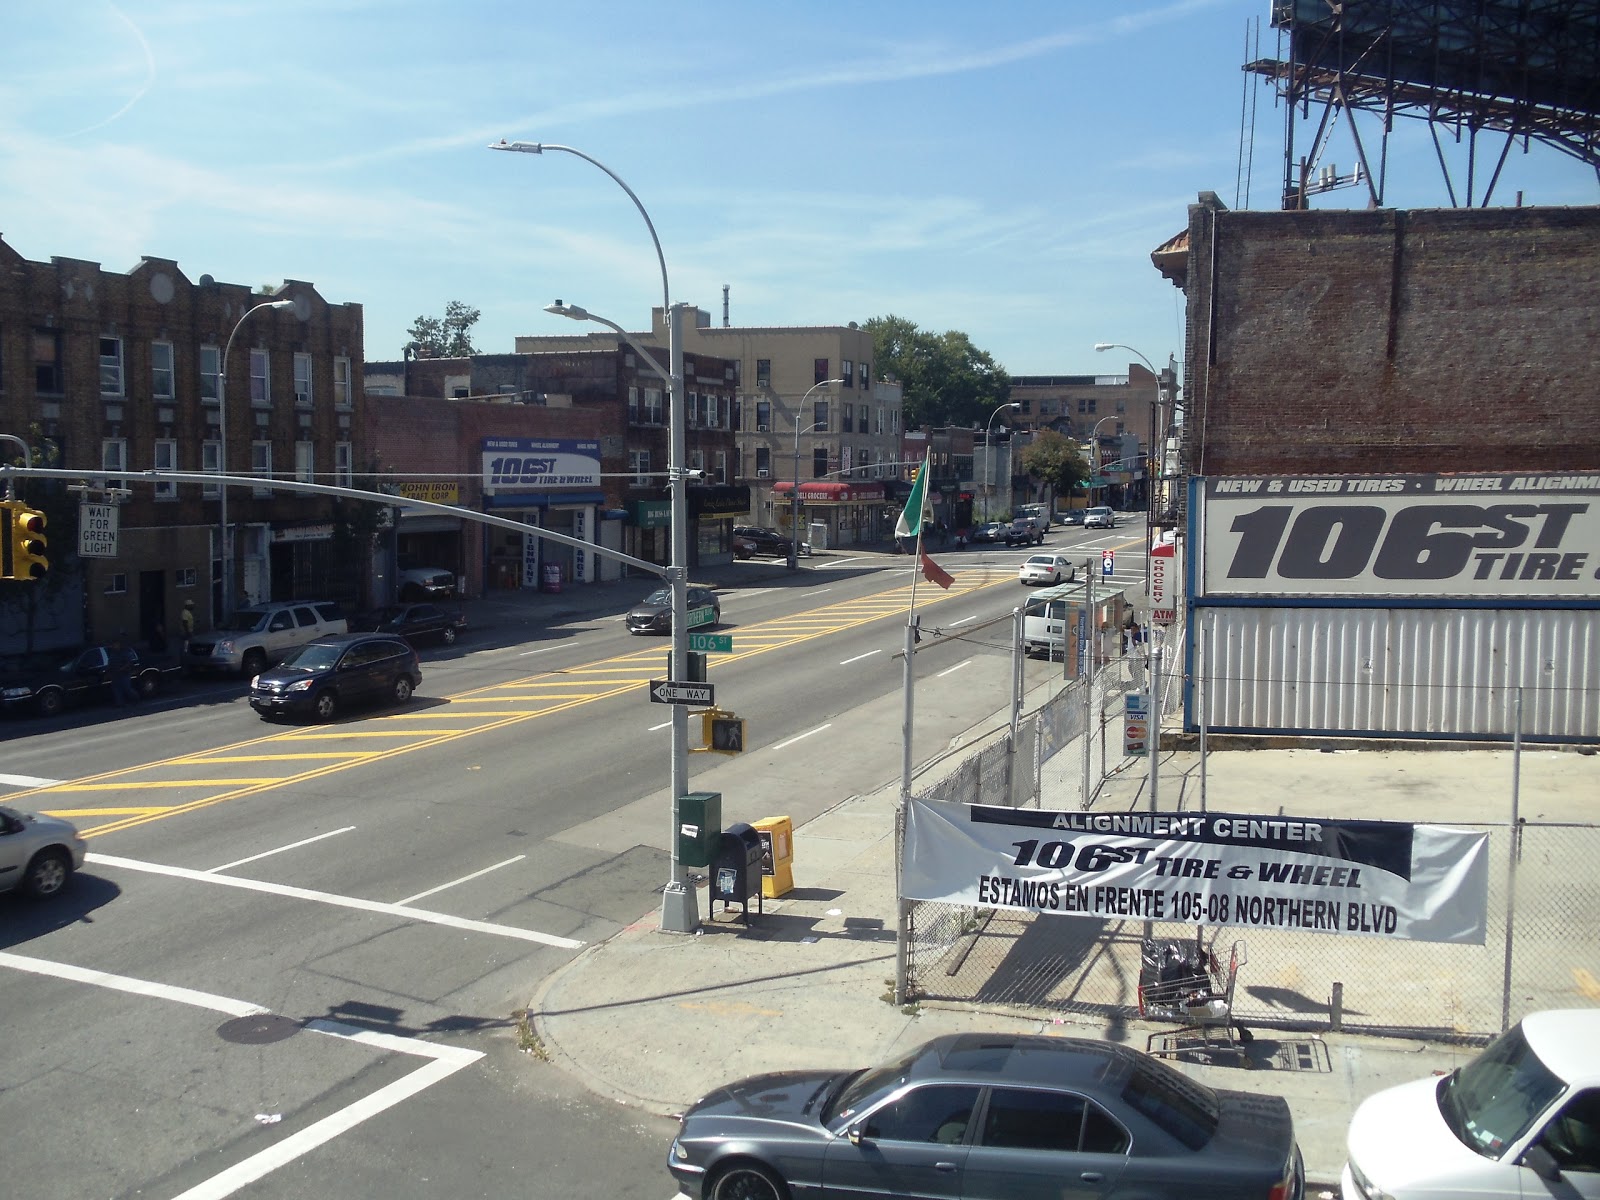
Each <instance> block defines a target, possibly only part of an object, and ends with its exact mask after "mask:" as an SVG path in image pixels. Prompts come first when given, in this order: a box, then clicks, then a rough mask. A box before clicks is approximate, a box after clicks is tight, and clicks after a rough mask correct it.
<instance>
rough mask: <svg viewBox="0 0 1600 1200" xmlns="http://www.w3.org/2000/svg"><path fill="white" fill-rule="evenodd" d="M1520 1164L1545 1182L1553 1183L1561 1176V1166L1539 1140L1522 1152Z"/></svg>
mask: <svg viewBox="0 0 1600 1200" xmlns="http://www.w3.org/2000/svg"><path fill="white" fill-rule="evenodd" d="M1522 1165H1523V1166H1525V1167H1527V1168H1528V1170H1530V1171H1532V1172H1533V1173H1534V1174H1535V1175H1537V1176H1538V1177H1539V1178H1540V1179H1543V1180H1544V1181H1546V1182H1547V1183H1554V1182H1556V1180H1558V1179H1560V1178H1561V1167H1560V1165H1559V1164H1557V1162H1556V1160H1555V1156H1554V1155H1553V1154H1551V1153H1550V1151H1548V1150H1546V1149H1545V1148H1544V1146H1543V1145H1542V1144H1541V1143H1539V1142H1535V1143H1534V1144H1533V1145H1531V1146H1529V1147H1528V1148H1527V1149H1526V1150H1524V1151H1523V1152H1522Z"/></svg>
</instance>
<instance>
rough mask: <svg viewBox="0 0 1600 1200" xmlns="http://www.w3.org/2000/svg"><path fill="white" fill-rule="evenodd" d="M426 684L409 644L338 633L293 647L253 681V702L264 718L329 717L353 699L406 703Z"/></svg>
mask: <svg viewBox="0 0 1600 1200" xmlns="http://www.w3.org/2000/svg"><path fill="white" fill-rule="evenodd" d="M421 683H422V667H421V666H420V665H419V664H418V663H417V652H416V651H415V650H413V649H412V648H411V643H409V642H406V641H403V640H402V639H400V638H397V637H390V636H389V635H387V634H382V633H339V634H333V635H331V636H329V637H320V638H318V639H317V640H316V641H314V642H307V643H306V644H305V645H304V646H300V647H298V648H296V649H294V650H291V651H289V654H288V656H287V657H286V658H285V659H284V660H283V661H282V662H281V663H279V664H278V665H277V666H275V667H271V668H269V669H268V670H265V671H263V672H261V674H259V675H257V676H256V677H255V678H254V679H252V680H251V681H250V707H251V708H253V709H255V710H256V712H258V713H260V714H261V719H262V720H263V721H269V720H271V719H273V718H274V717H289V716H309V717H313V718H315V719H316V720H318V721H331V720H332V719H333V716H334V714H335V713H337V712H338V711H339V710H340V709H342V708H344V707H346V706H348V705H353V704H373V703H389V704H404V703H405V702H406V701H408V700H410V699H411V694H412V693H413V692H415V691H416V690H417V688H418V687H419V686H420V685H421Z"/></svg>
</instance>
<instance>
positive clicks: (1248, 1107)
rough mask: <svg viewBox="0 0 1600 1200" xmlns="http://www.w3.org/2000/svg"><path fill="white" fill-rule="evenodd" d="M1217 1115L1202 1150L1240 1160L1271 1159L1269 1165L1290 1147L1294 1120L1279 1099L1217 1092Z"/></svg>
mask: <svg viewBox="0 0 1600 1200" xmlns="http://www.w3.org/2000/svg"><path fill="white" fill-rule="evenodd" d="M1217 1103H1218V1104H1219V1105H1220V1107H1221V1110H1222V1111H1221V1114H1220V1117H1219V1120H1218V1123H1217V1131H1216V1133H1214V1134H1213V1135H1212V1137H1211V1141H1210V1143H1209V1144H1208V1145H1207V1147H1206V1149H1207V1151H1208V1152H1210V1153H1222V1154H1227V1155H1229V1156H1231V1157H1235V1158H1241V1159H1253V1158H1257V1157H1261V1156H1267V1155H1270V1156H1271V1160H1272V1163H1273V1165H1276V1164H1277V1163H1278V1162H1279V1161H1281V1160H1283V1159H1286V1158H1287V1157H1288V1155H1289V1154H1290V1153H1291V1152H1292V1149H1293V1147H1294V1118H1293V1117H1292V1116H1291V1115H1290V1113H1289V1104H1288V1101H1286V1100H1284V1098H1283V1097H1282V1096H1269V1095H1264V1094H1261V1093H1257V1092H1233V1091H1224V1090H1222V1089H1220V1088H1219V1089H1217Z"/></svg>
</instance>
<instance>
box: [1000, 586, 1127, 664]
mask: <svg viewBox="0 0 1600 1200" xmlns="http://www.w3.org/2000/svg"><path fill="white" fill-rule="evenodd" d="M1083 586H1084V585H1083V584H1082V583H1081V582H1079V583H1063V584H1059V585H1057V586H1056V587H1047V588H1043V589H1041V590H1039V591H1037V592H1035V593H1034V594H1033V595H1031V596H1029V597H1028V602H1027V604H1026V605H1025V606H1024V607H1023V609H1022V649H1023V653H1025V654H1027V655H1029V656H1030V657H1047V658H1052V659H1058V658H1060V657H1061V656H1062V653H1063V651H1064V650H1065V652H1066V654H1067V657H1068V663H1067V670H1068V672H1069V673H1075V672H1076V670H1077V666H1076V664H1077V658H1078V653H1077V646H1076V645H1075V644H1070V643H1069V640H1068V639H1069V638H1076V637H1077V636H1078V633H1079V626H1080V625H1081V624H1082V623H1083ZM1127 602H1128V600H1127V595H1126V593H1125V592H1124V591H1123V590H1122V589H1121V588H1104V587H1096V588H1095V589H1094V597H1093V605H1094V616H1093V621H1094V624H1095V626H1096V627H1097V628H1098V629H1101V630H1107V631H1111V632H1112V633H1115V632H1116V631H1118V630H1120V628H1121V626H1122V616H1123V612H1124V611H1125V607H1126V605H1127ZM1069 644H1070V649H1066V648H1067V647H1068V646H1069ZM1116 653H1117V647H1116V646H1115V645H1113V644H1112V643H1111V642H1105V643H1104V644H1102V645H1101V647H1100V658H1101V660H1102V661H1104V660H1105V659H1106V658H1107V657H1108V656H1113V657H1114V656H1115V654H1116Z"/></svg>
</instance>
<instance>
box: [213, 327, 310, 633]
mask: <svg viewBox="0 0 1600 1200" xmlns="http://www.w3.org/2000/svg"><path fill="white" fill-rule="evenodd" d="M293 307H294V301H293V300H268V301H266V302H265V303H263V304H257V305H254V306H253V307H250V308H247V309H245V310H244V312H242V313H240V314H239V319H238V320H237V321H235V322H234V323H233V330H232V332H230V333H229V334H228V340H227V341H226V342H225V343H223V346H222V359H221V361H220V362H218V363H217V439H218V440H217V474H218V475H226V474H227V473H228V352H229V351H230V350H232V349H233V339H234V338H235V337H236V336H238V333H239V330H240V329H242V328H243V327H244V323H245V322H246V321H248V320H249V319H250V318H251V317H252V316H254V315H255V314H256V313H258V312H260V311H261V310H262V309H264V308H293ZM217 532H218V534H220V535H221V544H220V546H219V547H218V549H219V550H220V551H221V557H222V612H221V613H220V614H214V615H213V617H212V623H213V624H219V623H220V618H222V617H226V616H227V615H228V614H229V613H231V612H232V611H233V556H232V555H231V554H229V553H228V551H229V550H230V549H231V548H232V546H231V543H232V541H233V539H232V538H231V537H229V536H228V485H227V484H225V483H220V482H219V483H218V484H217Z"/></svg>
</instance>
